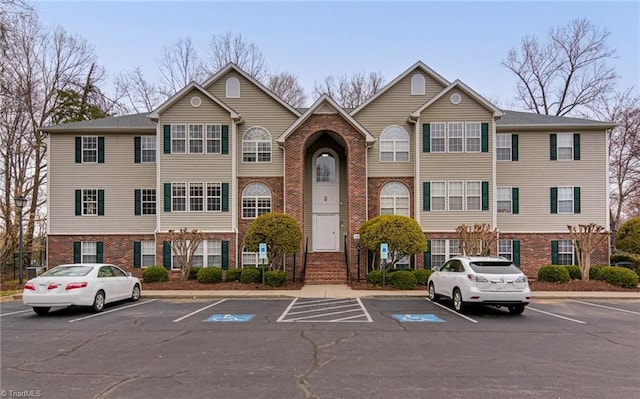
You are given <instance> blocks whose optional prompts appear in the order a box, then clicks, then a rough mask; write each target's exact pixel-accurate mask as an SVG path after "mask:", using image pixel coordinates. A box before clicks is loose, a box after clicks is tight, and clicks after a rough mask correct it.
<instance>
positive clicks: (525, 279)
mask: <svg viewBox="0 0 640 399" xmlns="http://www.w3.org/2000/svg"><path fill="white" fill-rule="evenodd" d="M526 282H527V276H520V277H518V278H517V279H516V283H526Z"/></svg>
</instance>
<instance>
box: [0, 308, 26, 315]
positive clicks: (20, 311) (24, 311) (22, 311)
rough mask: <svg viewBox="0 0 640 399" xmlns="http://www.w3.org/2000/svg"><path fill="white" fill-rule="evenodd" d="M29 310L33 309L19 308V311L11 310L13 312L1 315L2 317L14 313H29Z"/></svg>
mask: <svg viewBox="0 0 640 399" xmlns="http://www.w3.org/2000/svg"><path fill="white" fill-rule="evenodd" d="M27 312H31V309H27V310H18V311H17V312H11V313H2V314H0V317H2V316H11V315H12V314H18V313H27Z"/></svg>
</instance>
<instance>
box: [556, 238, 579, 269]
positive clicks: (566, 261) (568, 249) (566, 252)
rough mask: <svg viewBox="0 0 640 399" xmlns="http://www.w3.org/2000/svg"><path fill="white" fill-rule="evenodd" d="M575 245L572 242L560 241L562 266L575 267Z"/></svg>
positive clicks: (560, 262)
mask: <svg viewBox="0 0 640 399" xmlns="http://www.w3.org/2000/svg"><path fill="white" fill-rule="evenodd" d="M573 255H574V252H573V244H572V243H571V240H560V241H558V263H559V264H561V265H575V263H574V262H575V260H574V259H573Z"/></svg>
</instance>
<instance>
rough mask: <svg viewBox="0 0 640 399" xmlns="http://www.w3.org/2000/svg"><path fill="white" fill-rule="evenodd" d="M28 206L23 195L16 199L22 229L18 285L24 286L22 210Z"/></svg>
mask: <svg viewBox="0 0 640 399" xmlns="http://www.w3.org/2000/svg"><path fill="white" fill-rule="evenodd" d="M25 205H27V199H26V198H25V197H23V196H22V195H20V196H18V197H16V206H17V207H18V224H19V228H20V250H19V252H18V255H19V258H18V264H19V265H20V274H19V276H18V283H19V284H20V285H22V282H23V281H22V264H23V263H24V259H23V256H22V252H23V251H22V208H24V206H25Z"/></svg>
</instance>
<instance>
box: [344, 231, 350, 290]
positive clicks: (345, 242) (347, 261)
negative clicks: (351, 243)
mask: <svg viewBox="0 0 640 399" xmlns="http://www.w3.org/2000/svg"><path fill="white" fill-rule="evenodd" d="M344 267H345V269H346V271H347V284H349V282H350V281H351V276H349V253H348V252H347V235H346V234H345V235H344Z"/></svg>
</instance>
